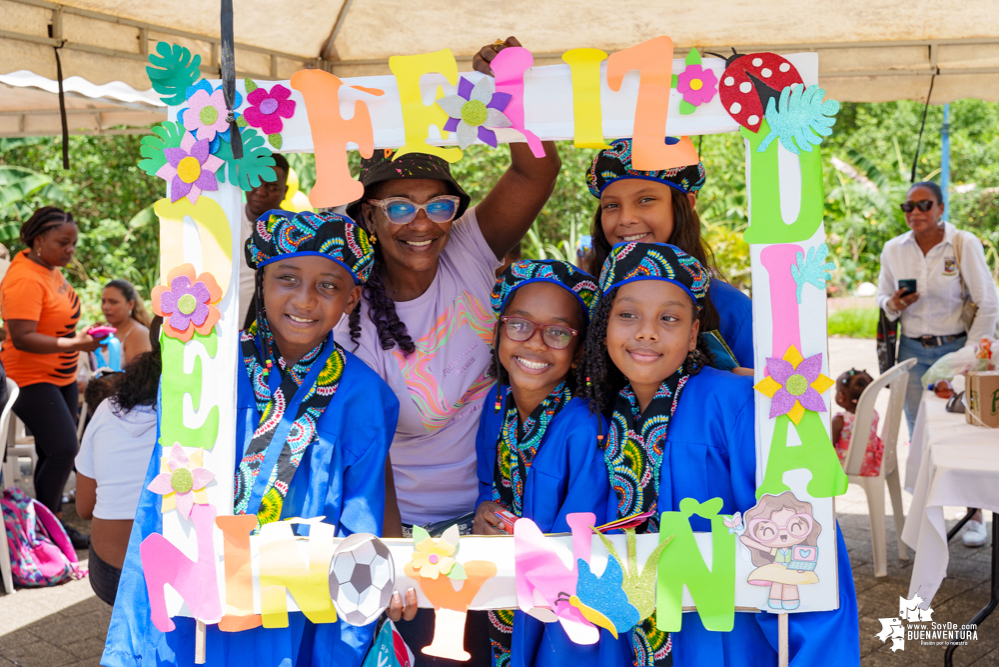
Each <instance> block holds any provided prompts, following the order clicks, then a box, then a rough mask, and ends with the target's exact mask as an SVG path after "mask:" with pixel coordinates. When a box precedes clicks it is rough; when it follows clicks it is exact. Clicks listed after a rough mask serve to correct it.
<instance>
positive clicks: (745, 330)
mask: <svg viewBox="0 0 999 667" xmlns="http://www.w3.org/2000/svg"><path fill="white" fill-rule="evenodd" d="M708 297H709V298H710V299H711V303H713V304H714V306H715V308H716V309H717V310H718V316H719V317H720V318H721V324H719V325H718V330H719V331H720V332H721V335H722V338H724V339H725V342H726V343H728V346H729V347H730V348H732V352H733V353H734V354H735V358H736V361H738V362H739V365H740V366H744V367H746V368H753V363H754V361H753V302H752V300H750V298H749V297H748V296H746V295H745V294H743V293H742V292H741V291H739V290H738V289H737V288H735V287H733V286H732V285H730V284H728V283H727V282H725V281H723V280H713V281H711V286H710V287H708Z"/></svg>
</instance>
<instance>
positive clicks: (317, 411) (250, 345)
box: [233, 322, 346, 526]
mask: <svg viewBox="0 0 999 667" xmlns="http://www.w3.org/2000/svg"><path fill="white" fill-rule="evenodd" d="M262 329H263V331H261V332H260V333H261V335H262V336H264V337H266V338H267V339H268V342H269V349H271V350H277V347H276V346H275V345H274V337H273V334H271V332H270V330H269V329H268V327H267V325H266V323H265V324H264V326H263V327H262ZM256 335H257V322H254V323H253V324H252V325H251V326H250V328H249V329H248V330H247V331H243V332H242V333H241V334H240V347H241V349H242V351H243V359H244V362H245V364H246V372H247V375H249V377H250V385H251V386H252V387H253V394H254V398H255V399H256V402H257V410H259V411H260V415H261V416H260V423H259V424H258V425H257V430H256V431H254V433H253V438H252V439H251V441H250V444H249V445H248V446H247V447H246V449H245V450H244V452H243V459H242V461H240V463H239V468H238V470H237V471H236V484H235V491H234V498H235V506H234V508H233V512H234V513H235V514H246V513H247V512H250V513H252V512H254V511H256V514H257V521H258V525H259V526H262V525H264V524H266V523H270V522H271V521H277V520H278V519H280V518H281V509H282V506H283V505H284V499H285V497H286V496H287V495H288V489H289V487H290V486H291V480H292V478H293V477H294V476H295V471H296V470H298V466H299V464H300V463H301V461H302V456H303V455H304V454H305V451H306V449H308V447H309V445H311V444H312V443H313V442H314V441H315V440H316V439H317V437H318V436H317V431H316V424H317V422H318V421H319V417H320V416H322V414H323V411H324V410H325V409H326V406H327V405H329V403H330V401H331V400H333V396H334V394H336V390H337V387H338V386H339V384H340V378H341V377H342V376H343V368H344V363H345V362H346V357H345V356H344V352H343V349H342V348H341V347H340V346H339V345H336V344H335V343H334V345H335V348H334V349H333V350H332V351H331V352H330V354H329V356H328V357H327V358H326V364H325V367H324V368H323V369H322V370H321V371H320V372H319V377H318V379H317V380H316V382H315V383H314V384H313V385H312V386H310V387H302V383H303V382H304V381H305V378H306V376H307V375H308V374H309V371H311V370H312V366H313V365H314V364H315V363H316V361H317V360H318V359H320V358H321V357H323V356H325V355H323V350H324V348H325V346H326V344H327V341H325V340H324V341H323V342H322V343H320V344H319V345H317V346H316V347H315V348H314V349H312V350H311V351H310V352H309V353H308V354H306V355H305V356H304V357H302V359H301V360H300V361H299V362H298V363H296V364H294V365H293V366H291V367H287V366H286V364H285V361H284V359H283V358H280V357H279V358H277V359H276V362H277V367H278V368H279V369H280V372H281V374H282V377H281V384H280V386H279V387H278V389H277V390H276V391H275V392H274V393H273V395H272V394H271V391H270V387H269V386H268V375H267V368H266V363H265V361H264V360H263V359H261V353H260V350H259V349H258V347H257V345H256V342H255V337H256ZM299 391H306V392H307V393H306V394H305V396H303V397H302V400H301V401H300V403H299V405H298V410H297V412H296V414H295V420H294V423H293V424H292V426H291V430H290V431H288V437H287V438H286V439H285V441H284V442H280V443H273V445H274V446H276V447H281V448H282V450H281V452H280V455H279V456H278V460H277V464H276V465H275V466H274V468H273V469H272V470H271V471H270V478H269V479H268V480H267V488H266V490H265V491H264V494H263V498H262V499H261V501H260V507H259V508H252V507H249V504H250V500H251V496H252V495H253V486H254V484H255V482H256V479H257V475H258V473H259V472H260V467H261V465H262V464H263V462H264V459H265V458H266V457H267V453H268V450H269V449H270V447H271V445H272V440H273V438H274V435H275V432H276V431H277V430H278V426H279V425H280V424H281V422H282V420H283V418H284V416H285V410H286V409H287V407H288V406H289V404H291V403H293V401H294V399H295V395H296V393H297V392H299Z"/></svg>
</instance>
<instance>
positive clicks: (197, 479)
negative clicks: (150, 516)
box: [147, 443, 215, 519]
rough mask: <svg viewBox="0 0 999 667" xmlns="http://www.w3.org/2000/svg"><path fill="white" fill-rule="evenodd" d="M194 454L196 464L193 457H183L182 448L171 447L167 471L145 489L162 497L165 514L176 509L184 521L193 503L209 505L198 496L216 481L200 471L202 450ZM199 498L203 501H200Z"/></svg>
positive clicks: (203, 498)
mask: <svg viewBox="0 0 999 667" xmlns="http://www.w3.org/2000/svg"><path fill="white" fill-rule="evenodd" d="M196 454H197V455H198V456H197V459H198V460H197V462H196V463H195V462H194V461H192V458H194V457H193V456H192V457H188V455H187V454H186V453H184V448H183V447H181V446H180V445H179V444H177V443H174V445H173V447H172V448H171V449H170V458H169V460H168V461H167V462H166V468H167V470H165V471H163V472H161V473H160V474H159V475H157V476H156V477H154V478H153V481H152V482H150V483H149V486H148V487H147V488H148V489H149V490H150V491H152V492H153V493H158V494H159V495H161V496H163V511H164V512H166V511H168V510H170V509H173V508H174V507H176V508H177V511H179V512H180V513H181V515H182V516H183V517H184V518H185V519H190V518H191V510H193V509H194V505H195V503H197V504H198V505H206V504H208V500H207V498H206V497H204V494H199V492H200V491H201V490H202V489H204V488H205V486H207V485H208V483H209V482H211V481H212V480H213V479H215V473H213V472H212V471H211V470H208V469H207V468H201V467H200V465H199V464H200V463H201V454H202V450H198V451H197V452H196ZM161 469H162V468H161ZM198 495H202V497H201V498H199V497H198Z"/></svg>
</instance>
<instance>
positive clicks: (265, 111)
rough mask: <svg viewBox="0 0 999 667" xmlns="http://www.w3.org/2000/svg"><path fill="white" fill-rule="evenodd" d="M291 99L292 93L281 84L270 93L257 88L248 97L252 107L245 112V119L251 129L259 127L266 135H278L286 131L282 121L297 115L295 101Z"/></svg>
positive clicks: (247, 99) (264, 89)
mask: <svg viewBox="0 0 999 667" xmlns="http://www.w3.org/2000/svg"><path fill="white" fill-rule="evenodd" d="M289 97H291V91H290V90H288V89H287V88H285V87H284V86H282V85H281V84H280V83H279V84H276V85H275V86H274V87H273V88H271V89H270V91H268V90H267V89H266V88H262V87H261V88H257V89H256V90H254V91H252V92H251V93H249V94H248V95H247V96H246V101H247V102H248V103H249V104H250V106H249V108H247V109H246V111H244V112H243V117H244V118H246V122H247V123H248V124H249V125H250V127H258V128H260V129H261V130H262V131H263V133H264V134H277V133H279V132H280V131H281V130H283V129H284V121H282V120H281V119H282V118H291V117H292V116H294V115H295V101H294V100H290V99H288V98H289Z"/></svg>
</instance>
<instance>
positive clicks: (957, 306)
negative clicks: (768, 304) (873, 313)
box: [878, 181, 999, 546]
mask: <svg viewBox="0 0 999 667" xmlns="http://www.w3.org/2000/svg"><path fill="white" fill-rule="evenodd" d="M902 210H903V211H904V212H905V222H906V224H908V225H909V229H910V230H911V231H908V232H906V233H904V234H901V235H900V236H896V237H895V238H893V239H891V240H890V241H888V243H886V244H885V247H884V249H883V250H882V251H881V276H880V278H879V279H878V306H879V307H880V308H881V309H882V310H884V311H885V314H886V315H887V316H888V319H890V320H893V321H894V320H898V319H900V320H901V322H902V335H901V336H899V348H898V360H899V361H905V360H906V359H912V358H915V359H917V362H916V365H915V366H913V367H912V370H911V371H910V373H909V386H908V387H907V388H906V392H905V418H906V421H908V423H909V434H910V436H911V434H912V431H913V426H914V425H915V423H916V412H917V411H918V410H919V400H920V398H921V396H922V393H923V389H925V387H923V386H922V382H921V378H922V377H923V374H924V373H925V372H926V371H927V370H928V369H929V367H930V366H932V365H933V362H935V361H936V360H937V359H939V358H940V357H942V356H944V355H945V354H949V353H950V352H954V351H956V350H959V349H961V348H962V347H964V346H965V345H976V344H978V342H979V341H980V340H981V339H982V337H983V336H989V337H991V336H992V335H993V333H994V331H995V326H996V317H997V315H999V299H997V298H996V288H995V284H993V282H992V274H991V273H990V272H989V267H988V264H986V262H985V252H984V250H983V249H982V242H981V241H979V240H978V238H977V237H976V236H975V235H973V234H971V233H969V232H962V231H959V230H958V229H957V228H956V227H954V225H952V224H950V223H949V222H944V221H943V220H942V219H941V217H942V216H943V214H944V205H943V193H942V192H941V191H940V186H939V185H937V184H936V183H933V182H930V181H924V182H921V183H916V184H915V185H913V186H912V187H911V188H909V193H908V194H907V195H906V197H905V203H904V204H902ZM955 243H956V244H959V245H960V251H959V252H955V247H954V246H955ZM958 254H960V257H961V261H960V265H958V261H957V256H958ZM962 277H963V278H964V284H965V285H966V286H967V288H968V293H969V295H970V297H971V300H972V301H974V302H975V303H976V304H977V305H978V313H977V314H976V315H975V320H974V322H973V323H972V324H971V327H970V328H969V329H968V331H967V332H965V330H964V325H963V324H962V323H961V308H962V305H963V303H964V295H963V294H962V290H961V278H962ZM906 279H915V281H916V291H915V292H914V293H906V290H905V289H903V288H902V287H901V286H900V285H899V281H900V280H906ZM981 519H982V517H981V512H979V513H978V514H977V515H976V516H975V518H974V519H973V520H972V521H969V522H968V526H969V528H968V530H967V531H966V533H965V535H964V543H965V544H966V545H968V546H979V545H980V544H984V543H985V526H984V524H983V523H982V520H981ZM979 543H980V544H979Z"/></svg>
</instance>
